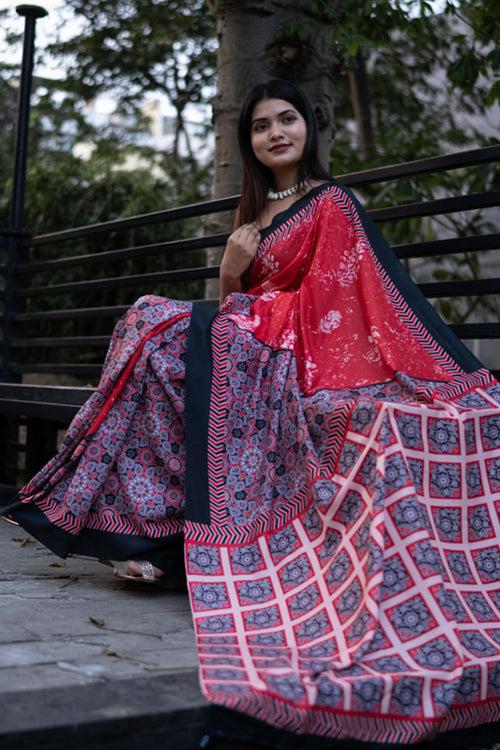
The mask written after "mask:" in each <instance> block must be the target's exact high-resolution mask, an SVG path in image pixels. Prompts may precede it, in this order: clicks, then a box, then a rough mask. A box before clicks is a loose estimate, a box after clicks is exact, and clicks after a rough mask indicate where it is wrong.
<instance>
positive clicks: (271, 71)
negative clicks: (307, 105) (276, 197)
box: [204, 0, 340, 299]
mask: <svg viewBox="0 0 500 750" xmlns="http://www.w3.org/2000/svg"><path fill="white" fill-rule="evenodd" d="M334 1H335V2H337V0H334ZM339 2H340V0H339ZM208 5H209V7H210V9H211V10H212V12H215V13H216V16H217V37H218V42H219V48H218V52H217V69H218V82H217V94H216V96H215V98H214V102H213V110H212V121H213V127H214V134H215V154H214V177H213V183H212V198H214V199H215V198H222V197H225V196H229V195H236V194H238V193H240V192H241V179H242V168H241V157H240V152H239V148H238V141H237V132H236V129H237V121H238V114H239V111H240V109H241V106H242V104H243V101H244V99H245V98H246V96H247V94H248V93H249V91H250V89H251V88H252V87H253V86H255V84H257V83H260V82H262V81H266V80H269V79H270V78H285V79H287V80H290V81H292V82H293V83H296V84H297V85H299V86H300V87H301V88H302V90H303V91H304V92H305V93H306V95H307V96H308V97H309V99H310V101H311V103H312V105H313V107H314V110H315V112H316V116H317V120H318V127H319V137H320V159H321V161H322V163H323V164H324V165H325V167H328V166H329V156H330V151H331V141H332V135H333V98H334V97H333V94H334V80H335V69H336V67H337V65H338V60H337V58H336V57H335V55H334V53H333V51H332V45H331V44H328V45H325V46H324V48H323V49H322V47H321V45H320V44H319V43H318V40H319V38H320V37H321V35H322V33H324V32H325V31H326V30H327V29H328V30H330V31H331V20H330V21H329V22H328V21H325V20H324V19H322V18H321V17H318V14H317V13H313V11H312V10H311V6H312V5H313V4H312V3H311V2H310V0H294V2H290V0H281V1H280V0H211V2H208ZM298 28H300V31H301V35H300V36H299V35H298V34H297V29H298ZM306 28H307V30H308V34H307V38H304V36H303V32H304V29H306ZM230 215H231V214H230V212H224V213H219V214H211V215H210V216H207V217H206V220H205V222H204V227H205V233H206V234H215V233H219V232H227V231H229V220H230ZM223 252H224V248H220V249H218V248H211V249H209V250H207V265H209V266H215V265H219V264H220V262H221V260H222V255H223ZM218 295H219V280H218V279H207V281H206V286H205V296H206V298H207V299H216V298H218Z"/></svg>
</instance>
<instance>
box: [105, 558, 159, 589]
mask: <svg viewBox="0 0 500 750" xmlns="http://www.w3.org/2000/svg"><path fill="white" fill-rule="evenodd" d="M110 562H111V564H112V565H113V568H114V571H113V574H114V575H115V576H116V577H117V578H124V579H125V580H127V581H140V582H141V583H153V584H158V583H159V579H160V578H161V577H162V576H163V571H162V570H160V569H159V568H155V566H154V565H152V564H151V563H150V562H147V561H146V560H111V561H110ZM131 565H137V567H138V570H139V573H138V575H133V574H131V573H130V572H129V571H130V567H131Z"/></svg>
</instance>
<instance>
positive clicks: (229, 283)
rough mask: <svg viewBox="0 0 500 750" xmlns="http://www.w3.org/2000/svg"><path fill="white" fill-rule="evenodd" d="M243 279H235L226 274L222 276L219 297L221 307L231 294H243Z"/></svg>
mask: <svg viewBox="0 0 500 750" xmlns="http://www.w3.org/2000/svg"><path fill="white" fill-rule="evenodd" d="M241 291H242V285H241V277H239V278H236V279H233V278H231V277H229V276H226V275H225V274H221V276H220V295H219V306H220V305H222V303H223V302H224V300H225V299H226V297H227V295H228V294H231V292H241Z"/></svg>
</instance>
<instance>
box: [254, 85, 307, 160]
mask: <svg viewBox="0 0 500 750" xmlns="http://www.w3.org/2000/svg"><path fill="white" fill-rule="evenodd" d="M306 136H307V126H306V121H305V120H304V118H303V117H302V115H301V114H300V113H299V112H298V111H297V110H296V109H295V107H294V106H293V104H291V103H290V102H287V101H286V99H261V101H260V102H258V103H257V104H256V105H255V107H254V110H253V113H252V120H251V126H250V142H251V144H252V148H253V151H254V154H255V156H256V157H257V159H258V160H259V161H260V162H262V164H264V165H265V166H266V167H269V169H271V170H272V171H273V172H282V171H286V170H287V169H289V168H290V167H291V166H293V165H295V164H298V162H299V161H300V160H301V158H302V154H303V153H304V145H305V142H306Z"/></svg>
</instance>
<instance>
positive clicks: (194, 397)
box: [184, 302, 219, 524]
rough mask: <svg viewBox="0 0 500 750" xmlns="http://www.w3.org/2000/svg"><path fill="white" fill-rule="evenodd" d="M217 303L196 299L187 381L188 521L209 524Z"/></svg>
mask: <svg viewBox="0 0 500 750" xmlns="http://www.w3.org/2000/svg"><path fill="white" fill-rule="evenodd" d="M218 309H219V307H218V305H217V306H215V303H211V304H207V303H205V302H193V307H192V311H191V321H190V324H189V330H188V339H187V356H186V376H185V381H184V394H185V396H184V399H185V400H184V403H185V446H186V479H185V486H184V496H185V517H186V520H187V521H194V522H195V523H201V524H210V496H209V488H208V419H209V411H210V395H211V388H212V372H213V359H212V343H211V333H212V323H213V320H214V318H215V316H216V315H217V312H218Z"/></svg>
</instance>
